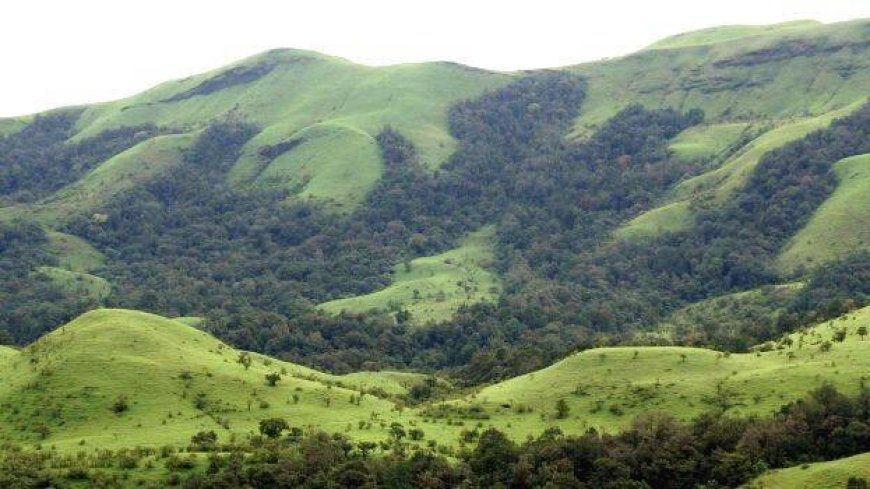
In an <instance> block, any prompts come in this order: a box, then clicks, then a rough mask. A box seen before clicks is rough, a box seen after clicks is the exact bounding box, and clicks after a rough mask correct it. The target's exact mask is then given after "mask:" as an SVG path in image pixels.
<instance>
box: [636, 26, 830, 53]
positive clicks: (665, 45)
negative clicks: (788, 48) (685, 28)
mask: <svg viewBox="0 0 870 489" xmlns="http://www.w3.org/2000/svg"><path fill="white" fill-rule="evenodd" d="M822 25H823V24H822V23H821V22H817V21H814V20H798V21H792V22H783V23H781V24H772V25H724V26H718V27H711V28H709V29H701V30H698V31H692V32H686V33H683V34H677V35H676V36H670V37H666V38H664V39H662V40H660V41H656V42H655V43H653V44H651V45H650V46H648V47H647V48H646V49H648V50H652V49H675V48H685V47H690V46H702V45H707V44H717V43H721V42H726V41H733V40H736V39H746V38H748V37H755V36H781V35H783V34H791V33H800V32H812V31H813V30H814V29H817V28H819V27H821V26H822Z"/></svg>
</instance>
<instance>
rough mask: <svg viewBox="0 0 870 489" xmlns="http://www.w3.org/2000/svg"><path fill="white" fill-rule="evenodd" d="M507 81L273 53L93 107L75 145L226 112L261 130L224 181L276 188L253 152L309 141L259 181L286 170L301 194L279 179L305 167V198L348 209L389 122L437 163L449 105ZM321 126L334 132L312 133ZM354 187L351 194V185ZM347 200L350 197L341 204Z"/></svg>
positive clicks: (193, 125) (443, 69)
mask: <svg viewBox="0 0 870 489" xmlns="http://www.w3.org/2000/svg"><path fill="white" fill-rule="evenodd" d="M259 63H268V64H272V65H273V66H274V68H273V69H272V71H271V72H269V73H268V74H267V75H265V76H263V77H261V78H259V79H257V80H255V81H252V82H250V83H247V84H243V85H236V86H231V87H228V88H225V89H222V90H219V91H216V92H213V93H210V94H207V95H198V96H194V97H191V98H188V99H185V100H180V101H174V102H161V100H165V99H167V98H168V97H171V96H173V95H175V94H178V93H182V92H184V91H186V90H189V89H191V88H193V87H195V86H197V85H198V84H200V83H202V82H203V81H204V80H207V79H209V78H212V77H214V76H216V75H219V74H220V73H221V72H223V71H225V70H227V69H229V68H232V67H239V66H254V65H257V64H259ZM509 79H510V76H509V75H506V74H499V73H492V72H487V71H484V70H477V69H472V68H468V67H464V66H461V65H457V64H453V63H423V64H405V65H395V66H385V67H369V66H362V65H357V64H354V63H351V62H349V61H346V60H343V59H340V58H334V57H329V56H325V55H321V54H317V53H312V52H308V51H299V50H275V51H270V52H267V53H264V54H261V55H258V56H254V57H252V58H248V59H245V60H242V61H240V62H238V63H236V64H234V65H232V66H229V67H224V68H221V69H218V70H214V71H211V72H208V73H204V74H201V75H197V76H193V77H189V78H186V79H183V80H177V81H172V82H168V83H164V84H162V85H159V86H157V87H155V88H153V89H151V90H148V91H146V92H144V93H141V94H139V95H136V96H134V97H130V98H127V99H123V100H119V101H115V102H110V103H104V104H98V105H94V106H91V107H90V108H88V110H87V111H85V113H84V114H83V115H82V117H81V119H80V121H79V124H78V129H79V132H78V134H77V135H76V139H81V138H85V137H88V136H93V135H95V134H97V133H99V132H100V131H103V130H105V129H110V128H117V127H121V126H125V125H136V124H143V123H155V124H157V125H159V126H167V127H174V128H180V129H181V130H183V131H185V132H186V131H189V130H191V129H198V128H202V127H204V126H205V125H206V124H208V123H210V122H211V121H213V120H216V119H221V118H223V117H226V116H227V115H228V114H232V117H235V118H240V119H243V120H247V121H250V122H252V123H255V124H258V125H260V126H262V127H263V128H264V130H263V132H262V133H261V134H260V135H259V136H257V137H255V138H254V139H253V140H252V141H251V142H250V143H249V144H248V145H247V146H246V148H245V150H244V155H243V156H242V158H240V160H239V162H238V165H237V167H236V168H234V169H233V170H232V172H231V173H230V175H229V180H230V182H232V183H234V184H237V185H243V184H250V183H252V182H255V183H274V182H275V180H274V179H270V178H258V177H259V176H261V175H260V172H261V171H263V169H264V165H263V161H261V160H260V157H259V155H258V153H259V150H260V149H261V148H263V147H265V146H267V145H274V144H277V143H279V142H281V141H285V140H288V139H293V138H298V137H303V136H306V135H307V136H309V139H307V140H306V141H307V142H306V144H305V145H303V146H301V147H299V148H297V149H296V151H301V152H302V153H303V154H301V155H297V156H295V157H293V156H291V157H289V159H286V161H282V162H276V164H277V165H278V167H277V169H272V170H269V171H268V172H267V173H266V174H265V175H262V176H263V177H270V176H275V175H274V174H273V173H274V170H279V172H280V173H284V175H282V178H281V179H280V181H281V182H283V183H286V184H287V187H288V188H290V189H292V190H298V185H297V184H298V183H299V181H298V177H297V178H296V179H290V178H286V176H287V175H286V171H292V170H293V169H294V168H295V166H296V165H298V164H300V163H301V162H305V163H306V167H307V171H306V174H307V175H309V176H312V181H311V182H310V184H309V186H306V187H305V192H304V196H311V197H315V198H319V197H326V198H337V199H338V200H343V201H345V202H346V203H351V202H354V201H356V202H358V201H359V196H360V195H362V194H364V193H365V191H366V190H367V189H369V188H370V187H371V184H372V181H373V180H376V179H377V178H378V177H379V176H380V157H379V155H377V158H375V156H376V155H375V154H374V153H373V151H372V149H371V148H370V147H368V145H369V144H370V143H371V140H372V138H373V137H374V136H375V135H376V134H377V133H378V132H380V131H381V129H383V128H384V126H386V125H391V126H393V127H395V128H396V129H398V130H399V131H400V132H402V134H404V135H405V136H407V137H408V138H410V139H411V141H412V142H413V143H414V145H415V146H416V148H417V149H418V152H419V155H420V160H421V162H423V164H425V165H428V166H430V167H433V168H434V167H437V166H438V165H440V164H441V163H442V162H444V161H445V160H446V159H447V157H448V156H449V155H450V154H451V153H452V152H453V151H454V149H455V147H456V142H455V140H454V139H453V138H452V137H451V136H450V134H449V131H448V128H447V112H448V109H449V107H450V106H451V105H452V104H454V103H455V102H457V101H459V100H462V99H466V98H473V97H475V96H477V95H479V94H481V93H482V92H484V91H485V90H487V89H491V88H495V87H498V86H500V85H501V84H504V83H506V82H507V81H508V80H509ZM322 127H328V128H331V129H332V131H331V132H324V131H322V130H321V129H318V128H322ZM338 129H343V130H338ZM359 149H362V151H357V150H359ZM293 152H295V151H291V153H293ZM348 175H351V177H348ZM328 180H334V181H328ZM354 185H358V188H351V187H354ZM348 195H352V196H353V198H351V199H348V198H347V196H348Z"/></svg>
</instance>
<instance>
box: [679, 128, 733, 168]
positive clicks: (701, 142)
mask: <svg viewBox="0 0 870 489" xmlns="http://www.w3.org/2000/svg"><path fill="white" fill-rule="evenodd" d="M749 129H750V125H749V124H748V123H745V122H728V123H722V124H704V125H700V126H693V127H690V128H688V129H686V130H685V131H683V132H681V133H680V134H679V135H678V136H677V137H676V138H674V140H673V142H671V144H670V146H669V149H670V150H671V151H673V153H674V154H675V155H676V156H677V157H678V158H680V159H683V160H687V161H697V160H702V161H707V160H711V159H714V158H716V157H717V156H719V155H721V154H722V153H724V152H725V151H726V150H727V149H728V148H729V147H730V146H732V145H734V144H736V143H738V141H739V140H740V138H741V136H744V135H746V134H747V133H748V132H749Z"/></svg>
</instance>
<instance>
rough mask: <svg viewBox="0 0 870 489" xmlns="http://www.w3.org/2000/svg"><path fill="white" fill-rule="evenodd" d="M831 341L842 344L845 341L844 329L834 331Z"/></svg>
mask: <svg viewBox="0 0 870 489" xmlns="http://www.w3.org/2000/svg"><path fill="white" fill-rule="evenodd" d="M832 339H833V340H834V341H836V342H837V343H842V342H844V341H846V328H843V329H838V330H837V331H834V336H833V338H832Z"/></svg>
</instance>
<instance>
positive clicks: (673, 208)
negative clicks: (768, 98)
mask: <svg viewBox="0 0 870 489" xmlns="http://www.w3.org/2000/svg"><path fill="white" fill-rule="evenodd" d="M864 100H865V99H863V98H862V99H861V100H859V101H858V102H855V103H852V104H850V105H848V106H846V107H843V108H841V109H837V110H834V111H831V112H828V113H825V114H822V115H820V116H817V117H810V118H801V119H798V120H795V121H790V122H785V123H781V125H779V126H778V127H775V128H772V129H770V130H768V131H765V132H764V133H762V134H761V135H760V136H758V137H756V138H755V139H753V140H752V141H750V142H749V143H747V144H746V145H745V146H743V147H742V148H740V149H738V150H737V151H736V152H734V154H733V155H731V156H730V157H728V158H727V159H726V160H725V161H724V162H723V163H722V164H721V165H720V166H718V167H716V168H715V169H712V170H710V171H708V172H705V173H702V174H700V175H698V176H695V177H692V178H689V179H687V180H684V181H682V182H680V183H679V184H677V185H676V186H675V187H674V190H673V191H672V195H671V200H670V201H669V202H666V203H665V204H663V205H661V206H659V207H656V208H653V209H651V210H649V211H647V212H644V213H642V214H640V215H638V216H637V217H635V218H634V219H632V220H630V221H628V222H627V223H625V224H623V225H622V226H621V227H619V228H618V229H617V230H616V231H615V232H614V237H615V238H617V239H637V238H646V237H656V236H659V235H661V234H663V233H666V232H678V231H684V230H687V229H691V228H692V227H693V226H694V225H695V219H694V213H693V212H692V210H691V203H690V200H691V199H692V198H695V197H698V196H711V197H712V198H713V199H714V201H715V202H720V203H721V202H723V201H725V200H727V199H728V198H729V197H730V196H731V195H733V193H734V192H736V191H738V190H739V189H740V188H741V187H742V186H743V185H744V184H745V183H746V180H747V179H748V178H749V176H750V175H751V174H752V171H753V170H754V169H755V167H756V165H758V163H759V162H760V161H761V159H762V158H763V157H764V155H765V154H766V153H768V152H769V151H772V150H774V149H776V148H779V147H782V146H784V145H786V144H788V143H790V142H793V141H796V140H798V139H800V138H802V137H804V136H806V135H807V134H809V133H811V132H813V131H816V130H819V129H824V128H825V127H827V126H828V125H830V124H831V122H833V121H834V120H835V119H838V118H841V117H844V116H846V115H848V114H850V113H851V112H853V111H855V110H857V109H858V108H860V107H861V105H863V103H864ZM700 131H701V132H702V133H703V132H704V130H703V129H700ZM716 132H717V131H713V134H714V136H708V137H712V138H713V139H714V140H718V141H719V143H718V144H720V145H721V144H722V141H724V139H725V138H724V136H723V135H721V134H719V135H717V134H716ZM723 132H725V131H723ZM684 134H685V133H684ZM684 134H682V135H681V136H682V137H683V140H682V144H685V141H686V139H685V138H687V137H688V138H689V140H693V139H694V140H695V141H702V140H703V138H702V137H701V136H698V135H695V136H693V135H691V133H690V135H689V136H685V135H684ZM674 142H675V143H677V144H680V136H678V137H677V138H676V139H675V141H674ZM699 144H701V145H702V146H703V145H705V144H706V145H707V148H712V147H715V145H716V143H703V142H702V143H699ZM677 154H679V153H677Z"/></svg>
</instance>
